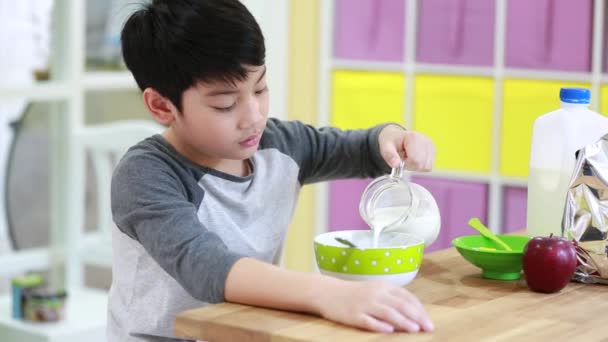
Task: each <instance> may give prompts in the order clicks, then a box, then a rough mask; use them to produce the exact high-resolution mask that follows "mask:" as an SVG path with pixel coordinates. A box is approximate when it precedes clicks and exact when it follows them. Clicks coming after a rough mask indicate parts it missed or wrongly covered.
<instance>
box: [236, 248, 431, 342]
mask: <svg viewBox="0 0 608 342" xmlns="http://www.w3.org/2000/svg"><path fill="white" fill-rule="evenodd" d="M225 296H226V300H227V301H230V302H236V303H243V304H248V305H255V306H263V307H270V308H276V309H283V310H290V311H300V312H307V313H313V314H317V315H321V316H323V317H325V318H327V319H330V320H333V321H336V322H340V323H343V324H347V325H351V326H355V327H358V328H362V329H367V330H372V331H378V332H392V331H395V330H401V331H410V332H417V331H432V330H433V325H432V323H431V321H430V319H429V318H428V315H427V314H426V312H425V310H424V308H423V307H422V304H420V302H419V301H418V299H416V297H415V296H413V295H412V294H411V293H410V292H409V291H407V290H405V289H404V288H401V287H398V286H394V285H391V284H388V283H384V282H349V281H343V280H339V279H336V278H331V277H327V276H324V275H321V274H307V273H298V272H292V271H288V270H284V269H281V268H279V267H277V266H274V265H270V264H267V263H263V262H260V261H257V260H255V259H251V258H242V259H239V260H238V261H237V262H236V263H235V264H234V266H233V267H232V269H231V270H230V272H229V273H228V277H227V279H226V288H225Z"/></svg>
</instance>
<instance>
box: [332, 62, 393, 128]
mask: <svg viewBox="0 0 608 342" xmlns="http://www.w3.org/2000/svg"><path fill="white" fill-rule="evenodd" d="M332 86H333V90H332V96H333V99H332V113H331V120H330V121H331V124H332V125H333V126H336V127H339V128H342V129H355V128H368V127H371V126H374V125H377V124H379V123H385V122H397V123H400V124H403V96H404V77H403V75H401V74H396V73H386V72H368V71H335V72H334V73H333V80H332Z"/></svg>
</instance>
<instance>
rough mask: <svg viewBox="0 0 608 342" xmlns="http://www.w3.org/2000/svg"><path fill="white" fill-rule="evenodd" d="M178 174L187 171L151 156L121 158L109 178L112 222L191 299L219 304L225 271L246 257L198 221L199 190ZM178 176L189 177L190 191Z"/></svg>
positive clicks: (193, 180)
mask: <svg viewBox="0 0 608 342" xmlns="http://www.w3.org/2000/svg"><path fill="white" fill-rule="evenodd" d="M176 172H187V171H184V170H180V169H179V168H178V167H174V168H172V167H170V166H168V165H167V164H166V163H164V162H162V161H160V160H159V159H158V158H155V157H151V156H149V155H134V154H131V155H129V156H128V157H126V158H124V159H123V160H122V161H121V162H120V163H119V165H118V166H117V168H116V170H115V172H114V175H113V178H112V195H111V196H112V215H113V218H114V221H115V222H116V225H117V227H118V228H119V229H120V231H121V232H123V233H124V234H126V235H127V236H129V237H130V238H132V239H134V240H136V241H138V242H139V243H140V244H141V245H142V246H143V248H144V249H145V250H146V252H147V253H148V254H149V255H150V256H151V257H152V258H153V259H154V260H155V261H156V262H157V263H158V265H159V266H160V267H161V268H162V269H163V270H164V271H165V272H167V274H169V275H170V276H171V277H173V278H174V279H175V280H176V281H177V282H178V283H179V284H180V285H181V286H182V287H183V288H184V289H185V290H186V291H187V292H188V293H189V294H190V295H191V296H192V297H194V298H196V299H198V300H200V301H203V302H208V303H217V302H222V301H224V285H225V280H226V277H227V274H228V272H229V271H230V269H231V268H232V266H233V265H234V263H235V262H236V261H237V260H238V259H240V258H242V257H244V255H242V254H239V253H235V252H233V251H231V250H230V249H229V248H228V247H227V246H226V244H225V243H224V242H223V241H222V239H221V238H220V237H219V236H218V235H217V234H215V233H214V232H212V231H210V230H209V229H207V227H205V226H204V225H203V224H202V223H201V222H200V221H199V219H198V216H197V207H196V205H195V204H194V203H193V202H200V201H201V200H202V196H203V195H202V192H201V193H192V192H191V190H197V189H200V188H199V187H198V186H197V184H196V180H195V179H194V178H192V176H191V175H190V176H189V177H188V175H182V177H180V176H178V175H177V174H176ZM179 179H188V180H190V179H192V180H191V181H192V182H194V184H191V185H190V189H191V190H190V191H189V189H187V188H186V187H184V186H183V183H182V182H181V181H180V180H179ZM116 261H117V262H120V260H116Z"/></svg>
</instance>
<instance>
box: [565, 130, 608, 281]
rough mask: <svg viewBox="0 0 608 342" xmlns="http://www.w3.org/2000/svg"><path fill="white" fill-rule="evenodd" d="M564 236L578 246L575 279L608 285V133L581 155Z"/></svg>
mask: <svg viewBox="0 0 608 342" xmlns="http://www.w3.org/2000/svg"><path fill="white" fill-rule="evenodd" d="M562 235H564V236H566V237H569V238H571V239H573V240H574V241H575V243H576V244H577V247H576V250H577V258H578V266H577V269H576V272H575V273H574V276H573V278H574V280H577V281H580V282H585V283H603V284H608V134H607V135H604V136H603V137H602V138H601V139H600V140H598V141H597V142H596V143H593V144H590V145H588V146H586V147H584V148H582V149H580V150H579V151H578V152H577V156H576V165H575V167H574V172H573V175H572V179H571V181H570V187H569V189H568V194H567V195H566V205H565V208H564V217H563V221H562Z"/></svg>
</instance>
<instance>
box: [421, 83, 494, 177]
mask: <svg viewBox="0 0 608 342" xmlns="http://www.w3.org/2000/svg"><path fill="white" fill-rule="evenodd" d="M493 106H494V81H493V80H492V79H489V78H480V77H455V76H438V75H420V76H417V77H416V80H415V97H414V129H415V130H417V131H420V132H422V133H424V134H426V135H428V136H429V137H430V138H431V139H433V141H434V142H435V145H436V147H437V159H436V162H435V167H436V168H437V169H441V170H455V171H471V172H481V173H489V172H490V169H491V151H492V147H491V142H492V140H491V133H492V118H493V114H492V113H493V108H494V107H493Z"/></svg>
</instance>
